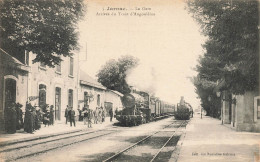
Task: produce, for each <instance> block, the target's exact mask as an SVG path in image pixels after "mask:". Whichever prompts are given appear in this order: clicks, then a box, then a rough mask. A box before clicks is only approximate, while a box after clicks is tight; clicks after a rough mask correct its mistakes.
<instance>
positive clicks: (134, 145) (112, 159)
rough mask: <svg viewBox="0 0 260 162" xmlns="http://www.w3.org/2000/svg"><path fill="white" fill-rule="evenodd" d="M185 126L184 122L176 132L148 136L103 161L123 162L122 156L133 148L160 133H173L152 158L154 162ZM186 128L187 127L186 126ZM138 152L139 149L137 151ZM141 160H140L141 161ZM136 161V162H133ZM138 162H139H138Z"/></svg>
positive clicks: (151, 160) (154, 133) (151, 161)
mask: <svg viewBox="0 0 260 162" xmlns="http://www.w3.org/2000/svg"><path fill="white" fill-rule="evenodd" d="M174 124H176V122H173V123H171V124H169V125H167V126H165V127H164V128H163V129H165V128H168V127H169V126H171V125H174ZM184 124H187V121H183V122H181V123H180V124H179V125H178V127H177V128H176V129H175V130H174V131H162V130H163V129H162V130H159V131H156V132H153V133H152V134H150V135H148V136H146V137H145V138H143V139H141V140H139V141H138V142H136V143H134V144H132V145H130V146H128V147H126V148H125V149H123V150H121V151H119V152H117V153H115V154H114V155H112V156H110V157H108V158H107V159H105V160H103V162H111V161H123V160H122V159H120V160H118V159H119V157H120V156H122V155H123V154H124V153H126V152H128V151H130V150H131V149H133V148H135V149H136V148H137V147H138V146H139V145H142V143H144V142H145V141H147V140H148V139H150V138H153V137H154V136H155V135H156V134H159V133H165V132H170V133H172V135H171V136H170V137H169V138H168V140H167V141H166V142H165V143H164V144H163V145H162V146H161V147H160V148H159V149H158V151H157V152H156V153H154V155H153V156H152V157H151V158H150V160H148V161H150V162H153V161H155V160H156V158H157V157H158V155H159V154H160V153H161V152H162V150H163V148H165V146H166V145H167V144H168V143H169V142H170V141H171V139H172V138H173V137H174V136H175V135H176V132H177V131H178V129H179V128H180V127H182V126H184ZM185 126H186V125H185ZM137 150H138V149H137ZM139 160H140V159H139ZM133 161H134V160H133ZM136 161H138V160H136ZM145 161H147V159H145Z"/></svg>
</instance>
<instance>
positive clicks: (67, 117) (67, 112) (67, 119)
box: [64, 105, 69, 124]
mask: <svg viewBox="0 0 260 162" xmlns="http://www.w3.org/2000/svg"><path fill="white" fill-rule="evenodd" d="M64 117H65V118H66V124H67V122H68V121H69V105H67V107H66V109H65V115H64Z"/></svg>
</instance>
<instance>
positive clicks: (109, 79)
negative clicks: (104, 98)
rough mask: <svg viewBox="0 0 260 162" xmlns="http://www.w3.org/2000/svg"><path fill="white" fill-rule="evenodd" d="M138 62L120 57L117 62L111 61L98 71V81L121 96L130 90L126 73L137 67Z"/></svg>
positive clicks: (130, 57)
mask: <svg viewBox="0 0 260 162" xmlns="http://www.w3.org/2000/svg"><path fill="white" fill-rule="evenodd" d="M138 62H139V60H138V59H137V58H134V57H133V56H128V55H125V56H122V57H121V58H119V59H118V60H117V61H116V60H114V59H112V60H109V61H108V62H106V64H105V65H104V66H103V67H102V68H101V69H100V70H99V72H98V74H97V77H98V81H99V82H100V83H101V84H102V85H104V86H106V87H107V88H109V89H112V90H116V91H119V92H121V93H123V94H125V93H129V92H130V88H129V85H128V84H127V82H126V80H125V79H126V75H127V71H128V70H131V69H132V68H134V67H136V66H137V65H138Z"/></svg>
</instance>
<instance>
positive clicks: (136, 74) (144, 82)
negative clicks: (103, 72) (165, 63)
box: [126, 64, 157, 94]
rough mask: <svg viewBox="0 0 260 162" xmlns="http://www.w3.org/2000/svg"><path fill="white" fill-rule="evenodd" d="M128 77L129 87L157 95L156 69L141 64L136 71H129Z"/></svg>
mask: <svg viewBox="0 0 260 162" xmlns="http://www.w3.org/2000/svg"><path fill="white" fill-rule="evenodd" d="M126 75H127V76H126V82H127V84H128V85H130V86H133V87H135V88H137V89H138V90H141V91H145V92H148V93H150V94H155V93H156V87H157V79H156V71H155V69H154V67H148V66H145V65H144V64H139V65H138V66H137V67H135V68H134V69H130V70H128V71H127V73H126Z"/></svg>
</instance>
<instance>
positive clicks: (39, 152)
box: [6, 130, 118, 162]
mask: <svg viewBox="0 0 260 162" xmlns="http://www.w3.org/2000/svg"><path fill="white" fill-rule="evenodd" d="M115 132H118V130H116V131H113V132H110V133H106V134H101V135H98V136H94V137H90V138H85V139H83V140H78V141H76V142H71V143H68V144H64V145H61V146H57V147H53V148H49V149H46V150H42V151H38V152H34V153H31V154H27V155H23V156H20V157H16V158H13V159H7V160H6V161H7V162H9V161H16V160H19V159H23V158H27V157H31V156H35V155H38V154H41V153H46V152H49V151H51V150H55V149H59V148H62V147H65V146H69V145H73V144H76V143H79V142H84V141H87V140H91V139H95V138H98V137H102V136H105V135H108V134H112V133H115Z"/></svg>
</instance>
